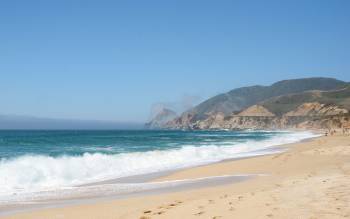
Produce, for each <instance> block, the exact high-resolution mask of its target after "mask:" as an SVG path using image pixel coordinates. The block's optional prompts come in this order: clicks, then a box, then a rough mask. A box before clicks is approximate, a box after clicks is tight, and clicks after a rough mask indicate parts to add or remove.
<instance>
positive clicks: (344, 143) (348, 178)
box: [1, 135, 350, 219]
mask: <svg viewBox="0 0 350 219" xmlns="http://www.w3.org/2000/svg"><path fill="white" fill-rule="evenodd" d="M285 147H288V148H289V149H288V150H287V151H286V152H284V153H281V154H273V155H266V156H260V157H253V158H249V159H242V160H234V161H227V162H222V163H216V164H212V165H207V166H200V167H196V168H190V169H185V170H181V171H178V172H175V173H173V174H171V175H168V176H165V177H161V178H158V179H156V181H166V180H178V179H196V178H201V177H208V176H220V175H231V174H264V175H261V176H258V177H254V178H253V179H249V180H245V181H242V182H237V183H232V184H226V185H220V186H211V187H206V188H199V189H191V190H186V191H180V192H171V193H166V194H157V195H147V196H143V197H135V198H128V199H122V200H112V201H99V202H96V203H91V204H78V205H72V206H66V207H59V208H49V209H41V210H34V211H30V212H24V213H18V214H14V215H10V216H4V217H1V218H13V219H20V218H67V219H68V218H108V219H109V218H113V219H115V218H137V219H150V218H152V219H153V218H210V219H214V218H215V219H218V218H309V219H311V218H315V219H316V218H349V217H350V204H349V203H350V136H341V135H338V136H328V137H319V138H314V139H312V140H308V141H305V142H300V143H296V144H291V145H286V146H285Z"/></svg>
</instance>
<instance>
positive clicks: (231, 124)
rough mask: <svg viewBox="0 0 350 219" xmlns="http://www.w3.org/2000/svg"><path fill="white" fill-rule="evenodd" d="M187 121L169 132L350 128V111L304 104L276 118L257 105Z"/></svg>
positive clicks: (175, 123)
mask: <svg viewBox="0 0 350 219" xmlns="http://www.w3.org/2000/svg"><path fill="white" fill-rule="evenodd" d="M181 118H186V121H183V120H180V119H179V118H178V120H176V119H175V120H173V121H170V122H169V123H167V124H166V128H172V129H173V128H174V129H329V128H342V127H344V126H349V125H350V115H349V111H348V110H347V109H343V108H341V107H339V106H334V105H325V104H320V103H317V102H312V103H304V104H302V105H300V106H299V107H297V108H296V109H295V110H292V111H290V112H287V113H286V114H284V115H282V116H276V115H274V114H273V113H271V112H270V111H268V110H267V109H266V108H264V107H263V106H259V105H254V106H251V107H249V108H247V109H245V110H243V111H242V112H239V113H232V114H231V115H230V116H225V115H224V113H215V114H211V115H208V116H207V118H206V119H204V120H195V119H194V118H193V116H191V115H190V114H189V115H188V116H187V117H181Z"/></svg>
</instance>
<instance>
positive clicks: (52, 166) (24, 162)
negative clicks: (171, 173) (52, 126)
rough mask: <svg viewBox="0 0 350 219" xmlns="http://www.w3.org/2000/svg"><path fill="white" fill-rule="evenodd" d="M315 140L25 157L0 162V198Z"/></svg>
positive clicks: (294, 137)
mask: <svg viewBox="0 0 350 219" xmlns="http://www.w3.org/2000/svg"><path fill="white" fill-rule="evenodd" d="M313 136H316V135H314V134H312V133H310V132H296V133H287V134H285V133H284V134H282V135H276V136H275V137H272V138H270V139H268V140H262V141H247V142H244V143H235V144H233V145H225V146H217V145H206V146H200V147H195V146H184V147H182V148H180V149H172V150H165V151H148V152H134V153H122V154H115V155H107V154H101V153H85V154H84V155H82V156H62V157H49V156H38V155H26V156H22V157H18V158H15V159H10V160H1V161H0V188H1V190H0V196H7V195H9V194H13V193H16V194H20V193H27V192H36V191H43V190H56V189H59V188H63V187H69V186H74V185H79V184H84V183H91V182H97V181H101V180H106V179H113V178H119V177H125V176H132V175H137V174H146V173H153V172H159V171H166V170H171V169H176V168H183V167H190V166H196V165H201V164H207V163H211V162H217V161H221V160H224V159H229V158H238V157H245V156H252V155H258V154H261V153H268V152H267V151H261V150H263V149H268V148H270V147H272V146H276V145H281V144H287V143H292V142H296V141H300V140H302V139H305V138H310V137H313Z"/></svg>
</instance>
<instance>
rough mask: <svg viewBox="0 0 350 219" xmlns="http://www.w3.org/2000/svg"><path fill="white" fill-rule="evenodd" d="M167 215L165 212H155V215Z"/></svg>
mask: <svg viewBox="0 0 350 219" xmlns="http://www.w3.org/2000/svg"><path fill="white" fill-rule="evenodd" d="M164 213H165V211H158V212H155V213H153V214H154V215H157V214H158V215H161V214H164Z"/></svg>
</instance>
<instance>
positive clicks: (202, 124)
mask: <svg viewBox="0 0 350 219" xmlns="http://www.w3.org/2000/svg"><path fill="white" fill-rule="evenodd" d="M349 110H350V85H349V83H347V82H344V81H339V80H336V79H332V78H305V79H294V80H284V81H279V82H277V83H274V84H272V85H271V86H251V87H243V88H238V89H234V90H232V91H230V92H228V93H225V94H220V95H217V96H215V97H213V98H210V99H208V100H206V101H204V102H203V103H201V104H199V105H197V106H196V107H194V108H193V109H190V110H188V111H186V112H184V113H183V114H182V115H180V116H179V117H176V118H175V119H173V120H171V121H169V122H167V123H165V124H164V125H162V126H161V128H168V129H247V128H255V129H260V128H264V129H276V128H303V127H304V128H306V127H311V128H330V127H340V126H342V125H343V124H345V123H347V121H348V120H347V119H348V115H349ZM331 116H333V117H332V118H331ZM335 117H336V118H335Z"/></svg>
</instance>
